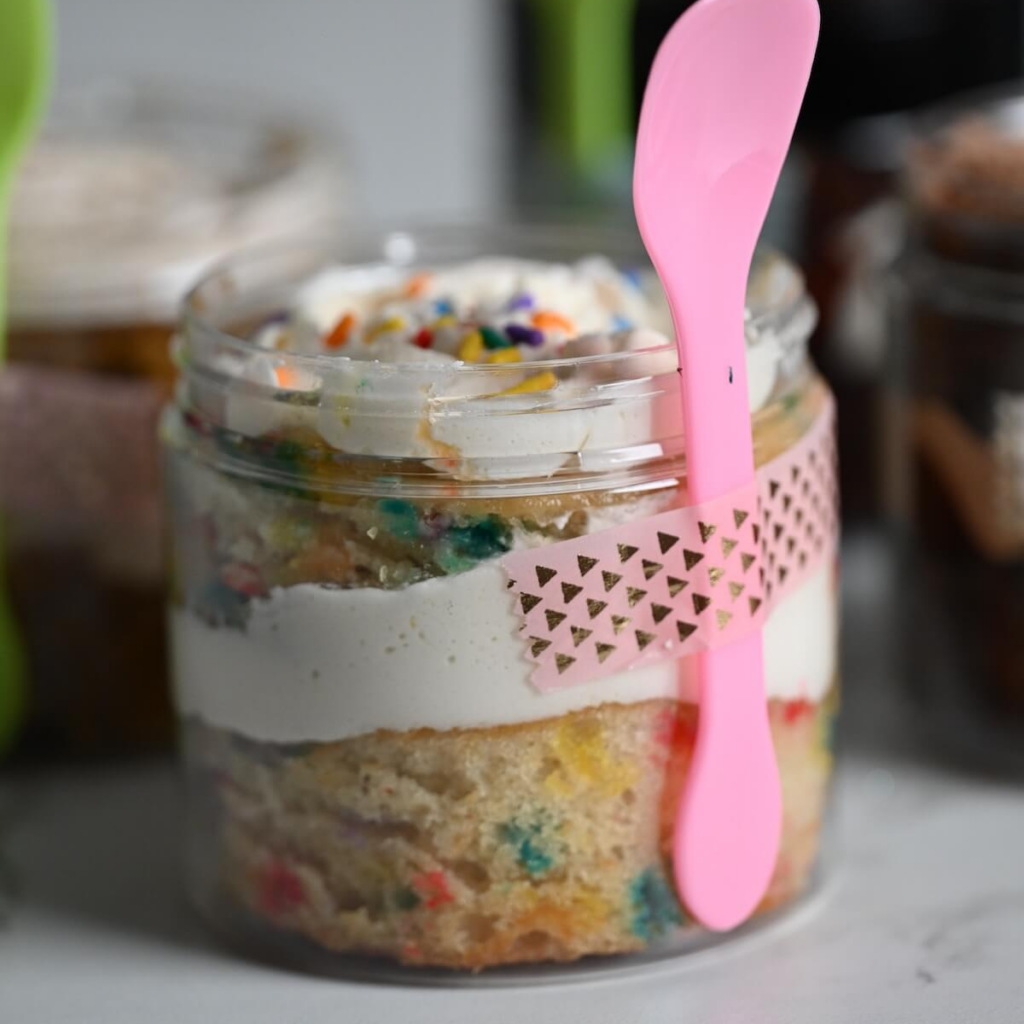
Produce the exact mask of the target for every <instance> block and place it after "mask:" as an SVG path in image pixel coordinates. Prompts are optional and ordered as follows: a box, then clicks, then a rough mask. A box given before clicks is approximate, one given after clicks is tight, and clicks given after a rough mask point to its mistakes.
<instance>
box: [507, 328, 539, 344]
mask: <svg viewBox="0 0 1024 1024" xmlns="http://www.w3.org/2000/svg"><path fill="white" fill-rule="evenodd" d="M505 333H506V334H507V335H508V336H509V338H510V340H512V341H514V342H515V343H516V344H517V345H530V346H532V347H533V348H537V347H538V346H540V345H543V344H544V333H543V331H538V330H537V328H536V327H524V326H523V325H522V324H508V326H507V327H506V328H505Z"/></svg>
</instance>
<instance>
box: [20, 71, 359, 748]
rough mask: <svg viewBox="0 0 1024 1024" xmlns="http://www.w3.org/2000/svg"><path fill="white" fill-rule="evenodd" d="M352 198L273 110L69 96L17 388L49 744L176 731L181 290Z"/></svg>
mask: <svg viewBox="0 0 1024 1024" xmlns="http://www.w3.org/2000/svg"><path fill="white" fill-rule="evenodd" d="M339 186H340V180H339V173H338V170H337V166H336V164H335V162H334V158H333V156H332V155H331V154H330V153H328V152H327V151H326V150H325V149H324V147H323V145H322V144H321V143H320V142H319V141H318V140H317V139H316V138H315V137H314V136H313V135H312V134H310V132H309V131H307V130H306V129H305V128H303V127H301V126H295V125H294V124H291V123H286V122H283V121H275V120H273V119H269V118H268V117H267V115H266V114H265V113H264V112H263V111H260V110H258V109H256V108H255V107H254V106H246V105H245V104H239V103H238V102H233V101H231V100H230V99H228V100H225V99H223V98H217V97H211V96H210V95H208V94H207V93H202V94H200V93H199V92H198V91H196V92H194V93H185V94H184V95H183V94H182V93H181V91H180V90H174V91H171V90H170V89H167V88H159V87H156V86H143V85H134V84H127V83H107V84H97V85H95V86H93V87H89V88H84V89H79V90H76V91H75V92H73V93H68V94H67V95H66V96H62V97H58V100H57V102H56V104H55V108H54V110H53V112H52V116H51V118H50V122H49V125H48V127H47V130H46V132H45V133H44V136H43V137H42V139H41V140H40V141H39V143H38V144H37V146H36V147H35V148H34V150H33V151H32V153H30V154H29V156H28V158H27V160H26V162H25V164H24V166H23V167H22V169H21V172H20V175H19V179H18V182H17V185H16V188H15V192H14V197H13V203H12V216H11V248H10V253H11V258H10V289H9V291H10V303H9V311H10V323H9V336H8V355H9V365H8V366H7V368H6V369H5V371H4V373H3V376H2V378H0V509H2V511H3V514H4V519H5V534H6V539H5V545H6V548H7V551H6V563H7V564H6V570H7V572H6V578H7V586H8V587H9V590H10V593H9V598H10V604H11V606H12V609H13V615H14V621H15V626H16V631H17V632H16V635H17V638H18V643H19V646H21V647H22V648H23V653H24V660H25V665H26V672H27V686H28V715H29V722H28V729H29V732H28V737H27V738H28V740H29V741H30V742H36V743H39V742H52V743H55V744H58V745H59V746H60V747H61V748H62V749H63V750H65V751H80V752H84V751H95V752H103V753H109V752H111V751H113V750H115V749H119V748H132V747H136V748H138V747H146V746H150V745H152V744H154V743H157V742H162V743H166V742H167V741H168V740H169V739H170V736H171V734H172V724H173V718H172V715H171V710H170V702H169V699H168V693H167V687H166V675H165V664H166V654H165V645H164V611H163V594H162V590H163V573H162V566H161V555H160V507H161V506H160V499H159V470H158V455H157V444H156V441H155V435H156V428H157V420H158V418H159V410H160V407H161V405H162V404H163V402H165V401H166V399H167V397H168V396H169V394H170V388H171V384H172V381H173V374H174V371H173V367H172V365H171V362H170V359H169V357H168V343H169V340H170V336H171V333H172V331H173V325H174V321H175V319H176V316H177V310H178V306H179V304H180V302H181V296H182V295H183V294H184V292H185V290H186V289H187V287H188V285H189V284H191V283H192V282H193V281H194V280H195V278H196V277H197V276H198V274H199V272H200V270H201V268H202V267H204V266H205V265H206V264H208V263H209V262H210V261H211V260H212V259H215V258H218V257H220V256H222V255H223V254H224V253H225V252H227V251H229V250H231V249H233V248H235V247H237V246H239V245H244V244H252V243H254V242H258V241H262V240H267V239H269V238H272V237H274V236H276V235H279V234H281V233H283V232H286V231H287V232H289V233H293V232H295V231H297V230H301V229H302V228H303V227H309V226H312V225H313V224H314V223H317V222H318V220H319V219H320V218H322V217H323V216H324V214H325V211H331V212H333V211H335V210H336V209H337V202H338V197H339V193H340V187H339ZM41 467H46V471H45V472H40V468H41ZM0 731H4V730H2V729H0Z"/></svg>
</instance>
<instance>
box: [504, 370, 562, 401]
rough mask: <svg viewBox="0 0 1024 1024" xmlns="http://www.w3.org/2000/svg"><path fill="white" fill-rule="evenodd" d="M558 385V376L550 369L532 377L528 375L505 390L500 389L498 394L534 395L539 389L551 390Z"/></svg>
mask: <svg viewBox="0 0 1024 1024" xmlns="http://www.w3.org/2000/svg"><path fill="white" fill-rule="evenodd" d="M557 385H558V378H557V377H556V376H555V375H554V374H553V373H552V372H551V371H550V370H545V371H544V372H543V373H535V374H534V375H533V376H532V377H527V378H526V380H524V381H521V382H520V383H519V384H515V385H513V386H512V387H510V388H505V390H504V391H499V392H498V394H499V395H532V394H534V393H535V392H538V391H550V390H551V389H552V388H554V387H556V386H557Z"/></svg>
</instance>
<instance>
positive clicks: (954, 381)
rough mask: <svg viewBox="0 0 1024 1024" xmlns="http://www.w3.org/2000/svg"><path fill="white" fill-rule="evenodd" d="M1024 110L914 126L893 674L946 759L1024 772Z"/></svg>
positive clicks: (970, 110) (973, 110)
mask: <svg viewBox="0 0 1024 1024" xmlns="http://www.w3.org/2000/svg"><path fill="white" fill-rule="evenodd" d="M1022 124H1024V97H1022V96H1021V95H1020V94H1019V93H1016V92H1014V93H1007V92H1002V93H998V94H995V95H987V96H981V97H972V98H971V99H969V100H967V101H964V102H962V103H960V104H958V105H955V106H953V107H950V108H947V109H944V110H942V111H939V112H936V113H934V114H932V115H929V116H928V117H926V118H924V119H923V120H922V122H921V124H920V126H919V131H918V137H917V141H916V145H915V148H914V151H913V153H912V155H911V160H910V163H909V168H908V175H907V192H908V196H909V203H910V217H911V237H910V243H909V247H908V251H907V253H906V255H905V257H904V274H903V283H904V288H903V289H902V291H903V295H904V298H905V302H904V303H903V304H902V309H903V310H904V312H905V314H906V316H905V318H904V319H903V320H902V322H901V325H900V326H901V331H900V338H899V342H900V361H901V377H902V379H903V381H904V384H905V388H906V395H907V403H906V415H905V416H904V417H903V419H904V423H905V430H904V431H903V440H904V444H903V446H902V447H903V450H904V454H905V464H906V472H905V473H903V474H902V475H901V476H902V479H903V480H904V481H905V482H906V483H907V484H908V485H909V486H907V488H906V491H907V493H906V494H905V495H904V496H903V501H902V503H901V504H902V515H901V520H902V523H903V531H902V533H903V537H904V541H905V543H904V545H903V556H904V578H905V579H906V580H907V582H908V584H909V587H908V592H907V601H906V602H905V603H904V606H903V607H904V611H905V612H906V614H907V615H908V616H909V620H910V621H909V622H908V628H907V629H905V630H903V631H902V635H903V636H905V637H906V638H907V643H906V645H905V647H904V653H905V655H906V669H905V674H906V676H907V679H908V680H909V682H910V684H911V686H912V687H913V691H914V693H915V695H916V697H917V699H918V702H919V704H920V708H921V711H922V718H923V720H924V721H925V722H926V723H928V724H929V726H930V727H931V729H932V732H933V733H934V735H935V736H936V737H937V738H938V739H939V740H940V741H941V742H942V743H943V744H944V745H946V746H947V747H948V748H951V749H953V750H955V751H956V752H958V753H959V754H961V755H964V754H966V755H967V756H968V757H970V758H971V759H972V760H974V761H976V762H980V763H984V764H987V765H1002V766H1004V767H1010V768H1014V769H1016V770H1018V771H1020V770H1024V631H1022V629H1021V623H1022V622H1024V131H1022V129H1021V125H1022Z"/></svg>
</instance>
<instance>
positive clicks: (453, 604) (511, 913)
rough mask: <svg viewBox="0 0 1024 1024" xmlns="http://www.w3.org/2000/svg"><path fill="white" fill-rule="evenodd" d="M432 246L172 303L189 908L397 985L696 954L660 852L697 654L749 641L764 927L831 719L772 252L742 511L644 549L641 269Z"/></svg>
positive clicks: (812, 446) (796, 333) (258, 262)
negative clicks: (768, 831)
mask: <svg viewBox="0 0 1024 1024" xmlns="http://www.w3.org/2000/svg"><path fill="white" fill-rule="evenodd" d="M444 242H445V239H444V238H442V239H440V240H438V239H436V238H430V237H429V236H428V237H427V238H425V239H416V238H413V237H412V236H397V237H391V238H389V239H387V240H385V241H384V242H383V243H382V244H381V252H382V255H381V257H380V258H378V259H376V260H373V259H370V258H369V257H367V258H366V259H365V260H362V261H360V262H357V261H356V260H351V261H346V262H345V263H333V264H332V261H331V260H330V259H329V258H327V257H323V256H319V255H318V256H317V257H316V258H315V259H314V258H312V257H311V256H310V255H309V253H308V252H305V251H303V252H293V253H291V254H290V255H288V254H282V253H276V254H273V255H271V256H268V255H266V254H263V255H261V256H258V257H253V258H252V259H251V260H250V261H248V262H246V261H245V260H243V261H241V262H239V263H235V264H232V263H228V264H225V265H224V267H222V268H220V269H219V270H217V271H215V272H214V274H213V275H212V276H211V277H210V278H208V279H207V281H206V282H205V283H203V284H202V285H200V286H199V288H198V289H197V290H196V292H194V293H193V295H192V297H191V298H190V300H189V303H188V304H187V307H186V313H185V320H184V324H183V328H182V332H181V336H180V338H179V343H178V349H177V353H178V361H179V364H180V365H181V367H182V378H181V382H180V384H179V388H178V392H177V397H176V401H175V404H174V405H173V407H172V408H170V409H169V410H168V413H167V415H166V418H165V422H164V440H165V447H166V458H167V491H168V502H169V508H170V525H171V538H172V552H171V563H172V567H173V569H172V571H173V586H172V607H171V611H170V618H171V636H172V651H173V666H174V683H175V693H176V701H177V706H178V710H179V714H180V716H181V719H182V724H183V736H184V744H183V749H184V757H185V761H186V768H187V773H188V780H189V804H190V820H189V830H190V857H189V871H190V885H191V888H192V893H193V897H194V899H195V901H196V902H197V903H198V904H199V906H200V907H201V909H202V910H203V911H204V913H206V914H207V916H209V917H210V918H212V919H213V920H214V921H215V922H216V923H217V924H218V925H219V926H220V927H222V928H225V929H227V930H228V931H229V932H231V933H233V934H234V935H236V937H241V938H253V937H255V936H258V935H264V936H265V935H268V934H275V935H277V936H278V937H279V938H280V937H281V936H283V937H284V938H285V940H286V941H291V942H293V943H294V948H295V950H296V951H297V952H298V955H300V956H301V951H302V950H304V949H305V950H313V949H319V950H320V951H329V952H331V953H335V954H338V955H340V956H342V957H345V956H349V955H354V954H358V955H369V956H375V957H383V958H387V959H389V960H392V961H397V962H399V963H401V964H404V965H408V966H434V967H447V968H455V969H460V970H474V971H475V970H480V969H482V968H487V967H493V966H498V965H505V964H521V963H543V962H550V961H568V960H576V959H578V958H580V957H585V956H590V955H595V954H627V953H635V952H639V951H643V950H646V949H651V948H661V947H662V946H663V945H664V944H666V943H668V944H671V943H672V942H673V941H689V940H692V939H693V938H694V936H699V935H700V932H699V929H698V927H697V926H696V925H695V924H694V923H693V922H691V921H690V920H689V918H688V915H687V913H686V909H685V907H684V906H683V905H682V904H681V902H680V900H679V898H678V897H677V895H676V892H675V889H674V884H673V881H672V871H671V867H670V864H671V861H670V856H671V839H672V826H673V815H674V808H675V807H676V804H677V802H678V794H679V792H680V788H681V786H682V785H683V784H684V782H685V778H686V772H687V764H688V760H689V757H690V754H691V750H692V746H693V740H694V735H695V726H696V721H697V715H698V708H697V698H696V675H695V666H694V661H695V659H694V653H695V652H696V650H698V649H699V645H700V644H701V643H704V640H703V639H702V638H703V637H704V636H705V634H706V635H707V636H708V637H711V636H713V635H714V634H715V633H716V632H717V631H719V630H728V629H732V628H745V627H743V626H742V623H744V622H746V621H747V620H748V619H750V620H751V621H754V617H758V616H759V618H756V621H757V622H759V623H763V629H764V645H765V681H766V699H767V701H768V707H769V715H770V720H771V729H772V736H773V739H774V743H775V750H776V756H777V759H778V764H779V768H780V773H781V778H782V787H783V795H784V822H783V832H782V845H781V850H780V854H779V858H778V863H777V867H776V870H775V874H774V877H773V880H772V882H771V886H770V888H769V891H768V892H767V894H766V896H765V898H764V901H763V903H762V906H761V908H760V910H761V911H767V910H769V909H772V908H775V907H779V906H783V905H785V904H787V903H790V902H791V901H793V900H795V899H796V898H798V897H799V896H800V895H801V894H802V893H803V892H804V891H805V890H806V889H807V887H808V886H809V885H810V883H811V879H812V877H813V872H814V868H815V864H816V860H817V853H818V847H819V838H820V830H821V822H822V816H823V814H824V810H825V804H826V794H827V784H828V779H829V773H830V768H831V763H832V754H831V735H832V724H833V719H834V715H835V712H836V706H837V660H836V639H837V637H836V634H837V597H836V547H835V529H836V523H835V507H834V500H835V495H834V478H833V469H832V463H831V460H832V455H833V453H832V441H831V417H832V403H831V398H830V396H829V393H828V391H827V388H826V387H825V385H824V384H823V382H822V381H821V380H820V379H819V378H818V377H817V375H816V374H815V373H814V372H813V370H812V369H811V368H810V366H809V364H808V363H807V361H806V354H805V351H804V347H805V343H806V338H807V335H808V334H809V331H810V329H811V327H812V325H813V319H814V314H813V310H812V308H811V307H810V304H809V302H808V301H807V299H806V298H805V297H804V295H803V293H802V286H801V283H800V281H799V278H798V275H797V274H796V272H795V271H794V270H793V269H792V268H791V267H790V266H789V265H788V264H786V263H784V262H783V261H781V260H780V259H777V258H774V257H766V258H763V259H761V260H760V261H759V263H758V267H757V270H756V272H755V275H754V279H753V280H752V284H751V291H750V316H749V320H748V365H749V373H750V405H751V412H752V414H753V424H754V442H755V451H756V458H757V463H758V466H759V467H760V471H759V480H760V484H761V492H762V507H759V508H758V509H757V510H752V511H751V512H749V513H747V512H743V513H741V512H740V510H736V512H735V515H734V516H733V514H732V513H730V516H729V522H730V525H729V527H728V528H725V527H723V528H721V529H720V530H718V532H717V533H716V532H715V528H713V527H708V526H706V524H704V523H701V524H700V533H699V535H695V536H696V539H695V540H693V541H692V542H691V541H689V540H687V539H686V537H684V536H683V535H682V534H679V535H678V536H673V535H670V534H669V533H666V532H657V531H656V533H651V534H650V536H651V537H652V538H654V537H655V536H656V537H657V539H656V540H653V539H652V540H651V543H650V545H649V546H645V544H646V541H641V540H631V538H635V537H636V536H639V535H638V534H637V533H636V531H637V530H644V529H647V528H648V526H651V525H652V524H658V523H661V522H663V521H664V522H669V520H668V519H667V518H665V519H663V518H662V517H668V516H672V515H673V514H675V512H676V511H677V510H679V509H680V508H683V507H685V506H686V505H687V491H686V478H685V439H684V438H683V437H682V436H681V435H682V418H681V412H680V408H679V383H678V369H677V357H676V350H675V344H674V342H673V341H672V328H671V322H670V318H669V315H668V311H667V305H666V303H665V299H664V297H663V295H662V293H661V290H660V287H659V286H658V283H657V279H656V278H655V277H654V275H653V273H652V272H651V271H650V270H645V269H639V270H638V269H633V268H632V267H631V266H629V265H628V264H626V265H620V264H617V263H615V262H613V261H612V260H611V259H609V258H606V257H604V256H592V255H587V252H588V250H587V249H584V248H582V245H583V243H582V242H580V241H578V240H577V239H575V238H573V237H571V236H570V238H569V239H568V240H565V239H558V237H557V234H556V235H555V236H554V240H553V236H552V233H551V232H539V233H534V234H531V232H530V231H529V230H528V229H522V228H520V229H514V230H510V232H509V233H508V235H507V237H506V235H502V234H501V233H497V234H496V237H493V238H492V237H490V235H488V236H486V237H485V238H483V239H477V238H473V239H470V240H469V242H466V240H465V239H463V240H462V242H461V244H460V246H452V245H448V244H442V243H444ZM491 245H493V246H494V249H493V250H491V251H497V252H510V253H513V255H505V256H488V255H487V252H488V247H489V246H491ZM524 253H525V254H526V255H523V254H524ZM531 253H532V255H531ZM733 519H735V526H733V525H731V524H732V521H733ZM665 529H666V530H667V529H668V528H667V527H666V528H665ZM677 533H678V531H677ZM608 552H611V553H610V554H608ZM555 566H559V567H560V568H555ZM709 642H710V641H709ZM688 645H689V646H688Z"/></svg>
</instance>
